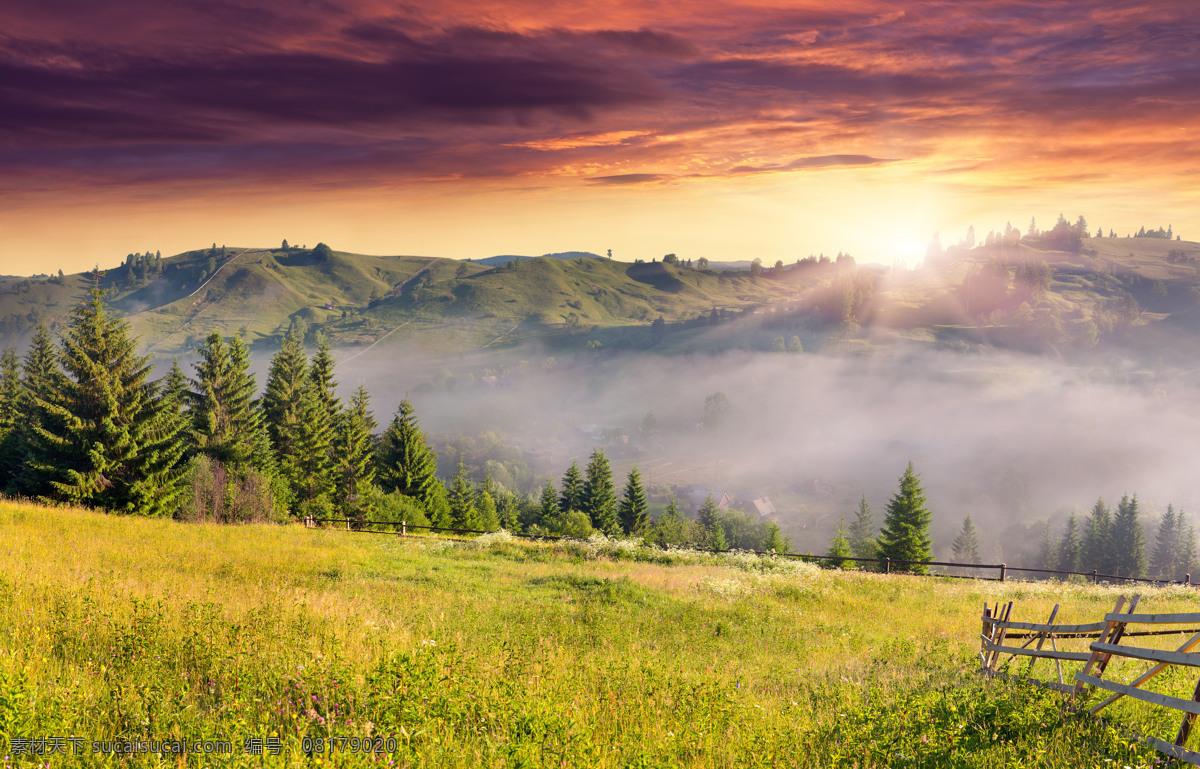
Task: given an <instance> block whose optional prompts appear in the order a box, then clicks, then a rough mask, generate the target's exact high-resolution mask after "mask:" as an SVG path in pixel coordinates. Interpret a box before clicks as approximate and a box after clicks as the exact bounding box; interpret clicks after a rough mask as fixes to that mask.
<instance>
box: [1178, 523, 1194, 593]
mask: <svg viewBox="0 0 1200 769" xmlns="http://www.w3.org/2000/svg"><path fill="white" fill-rule="evenodd" d="M1175 527H1176V530H1177V531H1179V543H1180V545H1179V553H1178V560H1177V561H1176V562H1175V574H1176V579H1181V578H1183V577H1184V576H1186V575H1190V574H1193V573H1195V566H1196V527H1195V526H1192V525H1191V524H1188V525H1187V527H1186V528H1185V527H1184V520H1183V511H1182V510H1181V511H1180V512H1179V514H1178V516H1177V517H1176V523H1175Z"/></svg>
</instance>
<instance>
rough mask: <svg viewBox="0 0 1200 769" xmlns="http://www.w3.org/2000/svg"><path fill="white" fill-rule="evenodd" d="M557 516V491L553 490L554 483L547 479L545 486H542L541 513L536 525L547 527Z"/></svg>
mask: <svg viewBox="0 0 1200 769" xmlns="http://www.w3.org/2000/svg"><path fill="white" fill-rule="evenodd" d="M558 514H559V509H558V490H557V489H555V488H554V481H552V480H550V479H549V478H547V479H546V485H544V486H542V498H541V512H540V513H539V515H538V519H537V521H536V523H537V525H539V526H544V527H549V526H550V525H551V523H552V522H553V521H554V519H555V518H557V517H558Z"/></svg>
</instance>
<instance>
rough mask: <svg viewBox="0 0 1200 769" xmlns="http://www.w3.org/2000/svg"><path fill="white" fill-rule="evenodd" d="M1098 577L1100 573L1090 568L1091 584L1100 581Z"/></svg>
mask: <svg viewBox="0 0 1200 769" xmlns="http://www.w3.org/2000/svg"><path fill="white" fill-rule="evenodd" d="M1099 577H1100V575H1099V574H1097V573H1096V570H1095V569H1092V584H1093V585H1095V584H1097V583H1099V581H1100V580H1099Z"/></svg>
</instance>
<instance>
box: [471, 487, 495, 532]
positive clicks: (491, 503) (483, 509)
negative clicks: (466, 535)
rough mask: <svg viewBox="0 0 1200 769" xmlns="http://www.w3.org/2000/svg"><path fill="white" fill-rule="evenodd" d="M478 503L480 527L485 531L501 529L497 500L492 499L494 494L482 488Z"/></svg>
mask: <svg viewBox="0 0 1200 769" xmlns="http://www.w3.org/2000/svg"><path fill="white" fill-rule="evenodd" d="M476 504H477V509H478V510H479V515H478V517H479V528H480V529H482V530H483V531H499V530H500V518H499V516H498V515H497V514H496V502H495V500H493V499H492V495H491V494H489V493H488V492H486V491H483V490H480V492H479V499H478V501H477V503H476Z"/></svg>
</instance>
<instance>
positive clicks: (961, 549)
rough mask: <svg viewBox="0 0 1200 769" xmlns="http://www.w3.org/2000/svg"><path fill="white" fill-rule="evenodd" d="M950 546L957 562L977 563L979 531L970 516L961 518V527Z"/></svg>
mask: <svg viewBox="0 0 1200 769" xmlns="http://www.w3.org/2000/svg"><path fill="white" fill-rule="evenodd" d="M950 547H951V551H952V552H953V553H954V560H956V561H958V562H959V563H979V533H978V532H977V531H976V530H975V522H974V521H972V520H971V516H969V515H968V516H967V517H966V518H964V519H963V524H962V529H961V530H960V531H959V532H958V536H957V537H955V538H954V543H953V544H952V545H951V546H950Z"/></svg>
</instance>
